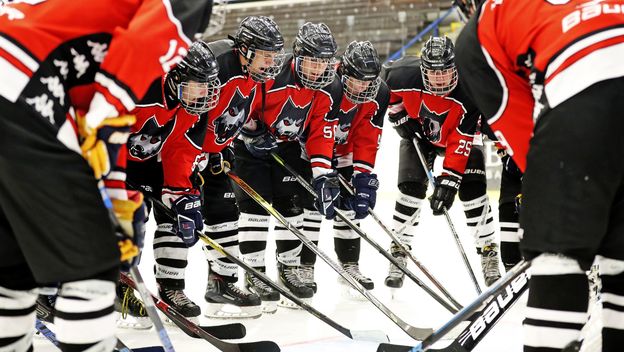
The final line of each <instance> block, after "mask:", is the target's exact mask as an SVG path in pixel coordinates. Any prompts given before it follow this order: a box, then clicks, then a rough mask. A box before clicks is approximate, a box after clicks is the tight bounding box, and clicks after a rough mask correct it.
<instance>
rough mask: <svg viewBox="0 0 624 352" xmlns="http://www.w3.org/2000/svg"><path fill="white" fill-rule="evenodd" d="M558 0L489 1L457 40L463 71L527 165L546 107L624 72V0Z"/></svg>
mask: <svg viewBox="0 0 624 352" xmlns="http://www.w3.org/2000/svg"><path fill="white" fill-rule="evenodd" d="M553 2H554V1H547V0H526V1H491V0H490V1H486V2H485V3H484V4H483V5H482V7H481V8H480V14H479V16H473V18H472V19H471V20H470V21H469V22H468V24H467V25H466V27H465V28H464V30H463V31H462V33H461V35H460V37H459V39H458V43H457V62H458V64H459V66H460V75H459V77H460V79H461V80H462V82H463V83H464V84H465V85H466V87H467V88H468V92H469V94H470V95H471V97H473V99H474V101H475V102H476V103H477V105H478V106H479V108H480V110H481V111H482V112H483V114H484V115H485V117H486V118H487V119H488V123H489V124H490V126H491V127H492V129H493V130H494V133H495V134H496V135H497V137H498V139H499V140H500V141H501V143H502V144H503V145H505V146H506V148H507V152H508V153H509V154H510V155H512V157H513V158H514V161H515V162H516V163H517V165H518V166H519V167H520V169H522V170H524V168H525V165H526V155H527V152H528V149H529V140H530V138H531V135H532V131H533V126H534V120H535V119H537V118H538V117H539V116H540V113H542V112H544V111H546V110H548V109H551V108H554V107H556V106H557V105H559V104H561V103H562V102H564V101H566V100H567V99H569V98H571V97H573V96H574V95H575V94H577V93H579V92H581V91H582V90H584V89H585V88H587V87H589V86H590V85H592V84H594V83H596V82H599V81H602V80H607V79H611V78H615V77H622V76H624V65H622V58H623V57H624V3H623V2H622V1H621V0H619V1H618V0H603V1H589V0H583V1H581V0H570V1H557V5H555V4H553ZM527 19H532V20H527ZM570 118H571V120H570V121H571V123H573V121H574V116H570Z"/></svg>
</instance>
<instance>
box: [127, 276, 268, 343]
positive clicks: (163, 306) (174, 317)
mask: <svg viewBox="0 0 624 352" xmlns="http://www.w3.org/2000/svg"><path fill="white" fill-rule="evenodd" d="M121 282H122V283H124V284H126V285H128V286H130V287H132V288H133V289H135V290H136V289H137V286H136V283H135V281H134V280H132V278H130V277H129V276H128V275H125V274H123V273H122V274H121ZM148 294H149V295H150V298H151V299H152V300H153V301H154V302H156V305H157V306H158V307H159V308H160V310H161V311H162V312H163V314H165V316H167V318H169V319H171V321H173V322H174V324H176V325H178V326H181V325H182V326H184V327H185V328H186V329H188V330H190V331H192V332H193V333H195V334H197V335H198V336H200V337H201V338H203V339H204V340H206V341H208V342H209V343H210V344H211V345H213V346H215V347H216V348H218V349H219V350H220V351H224V352H246V351H249V352H251V351H256V350H258V351H259V350H262V351H267V352H277V351H280V348H279V346H277V344H275V343H274V342H271V341H260V342H249V343H240V344H238V343H229V342H225V341H221V340H219V339H218V338H216V337H214V336H212V335H210V334H209V333H207V332H206V331H204V330H202V329H201V328H200V327H199V326H197V324H194V323H193V322H191V321H189V320H188V319H187V318H186V317H184V316H183V315H182V314H180V313H178V312H177V311H176V310H175V309H173V308H171V307H170V306H169V305H168V304H167V303H165V302H163V300H161V299H159V298H158V297H156V296H154V295H153V294H151V293H150V292H149V291H148Z"/></svg>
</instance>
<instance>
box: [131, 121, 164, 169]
mask: <svg viewBox="0 0 624 352" xmlns="http://www.w3.org/2000/svg"><path fill="white" fill-rule="evenodd" d="M174 121H175V119H171V120H169V121H168V122H167V123H166V124H165V125H164V126H159V125H158V122H157V121H156V117H150V118H149V119H147V120H146V121H145V123H144V124H143V126H142V127H141V129H140V130H139V131H138V132H137V133H133V134H131V135H130V137H129V138H128V152H129V153H130V155H132V156H133V157H135V158H137V159H140V160H146V159H149V158H151V157H153V156H154V155H156V154H158V153H159V152H160V150H161V149H162V146H163V143H164V141H165V140H166V139H167V137H169V134H171V131H172V130H173V125H174Z"/></svg>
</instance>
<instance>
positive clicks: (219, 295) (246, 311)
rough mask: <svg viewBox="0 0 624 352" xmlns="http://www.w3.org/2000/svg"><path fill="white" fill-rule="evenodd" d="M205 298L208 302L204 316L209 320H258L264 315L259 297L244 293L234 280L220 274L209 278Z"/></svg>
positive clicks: (211, 275)
mask: <svg viewBox="0 0 624 352" xmlns="http://www.w3.org/2000/svg"><path fill="white" fill-rule="evenodd" d="M228 280H229V282H228ZM204 298H205V299H206V302H208V310H207V311H206V312H205V313H204V315H205V316H206V317H208V318H221V319H229V318H258V317H260V316H261V315H262V305H261V303H262V302H261V301H260V297H258V295H256V294H255V293H247V292H244V291H242V290H241V289H240V288H238V287H237V286H236V282H232V279H230V278H224V277H223V276H221V275H218V274H213V273H210V275H209V276H208V286H207V287H206V294H205V295H204Z"/></svg>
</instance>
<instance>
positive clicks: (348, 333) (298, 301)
mask: <svg viewBox="0 0 624 352" xmlns="http://www.w3.org/2000/svg"><path fill="white" fill-rule="evenodd" d="M150 198H151V197H150ZM150 200H151V201H152V203H153V204H154V206H155V207H158V209H159V210H161V211H162V212H164V213H165V215H167V216H168V217H170V218H171V219H173V216H174V214H173V211H172V210H171V209H169V208H168V207H166V206H165V205H164V204H163V203H162V202H161V201H159V200H157V199H153V198H151V199H150ZM196 234H197V235H198V236H199V238H200V239H201V240H202V241H203V242H204V243H206V244H207V245H208V246H210V247H212V248H213V249H214V250H216V251H217V252H219V253H221V254H222V255H224V256H225V257H226V258H228V259H229V260H231V261H232V262H233V263H235V264H236V265H238V266H240V267H241V268H243V270H245V271H246V272H248V273H250V274H252V275H253V276H255V277H257V278H258V279H259V280H260V281H262V282H264V283H265V284H267V285H268V286H270V287H271V288H273V289H274V290H276V291H278V292H279V293H280V294H282V295H284V296H285V297H286V298H288V299H289V300H291V301H293V302H294V303H295V304H296V305H298V306H299V307H301V308H302V309H303V310H305V311H307V312H308V313H310V314H312V315H313V316H315V317H316V318H318V319H320V320H321V321H323V322H324V323H326V324H327V325H329V326H331V327H332V328H334V329H336V330H337V331H339V332H340V333H341V334H343V335H345V336H346V337H348V338H350V339H355V338H357V337H361V336H364V335H366V333H367V332H365V331H362V332H357V331H352V330H350V329H348V328H346V327H344V326H342V325H340V324H338V323H337V322H335V321H334V320H332V319H330V318H329V317H328V316H326V315H325V314H323V313H321V312H319V311H318V310H316V309H315V308H314V307H312V306H310V305H309V304H307V303H305V302H304V301H302V300H301V299H300V298H298V297H297V296H295V295H294V294H292V293H291V292H290V291H289V290H287V289H284V288H282V287H281V286H279V285H278V284H276V283H275V282H273V281H272V280H271V279H270V278H269V277H268V276H266V274H264V273H262V272H261V271H258V270H256V269H254V268H253V267H251V266H250V265H248V264H247V263H245V262H244V261H242V260H241V259H239V258H238V257H237V256H235V255H232V254H231V253H230V252H228V251H227V250H226V249H225V248H223V246H221V245H220V244H219V243H217V242H216V241H215V240H213V239H212V238H210V237H208V236H207V235H206V234H204V233H202V232H200V231H196ZM371 333H372V334H374V335H375V336H380V335H384V336H385V334H384V333H383V332H381V331H379V332H371ZM385 340H386V341H387V337H386V339H385Z"/></svg>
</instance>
